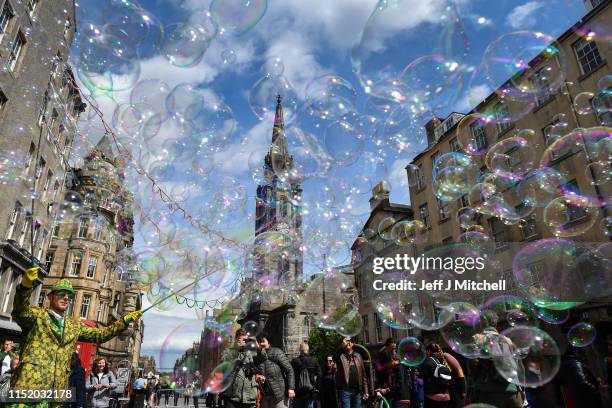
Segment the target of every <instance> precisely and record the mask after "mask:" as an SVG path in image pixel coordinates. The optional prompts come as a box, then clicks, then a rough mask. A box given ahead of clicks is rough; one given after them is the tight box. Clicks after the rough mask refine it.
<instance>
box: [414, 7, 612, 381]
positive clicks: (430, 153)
mask: <svg viewBox="0 0 612 408" xmlns="http://www.w3.org/2000/svg"><path fill="white" fill-rule="evenodd" d="M588 3H589V4H590V6H591V7H589V8H590V11H589V12H588V13H587V14H586V15H585V16H584V17H583V18H582V19H581V20H580V21H579V22H578V23H576V24H575V25H574V26H573V27H571V28H570V29H568V30H567V31H566V32H565V33H563V34H562V35H561V36H560V37H559V38H558V39H557V44H558V46H559V47H560V48H561V51H562V52H563V54H564V55H565V56H566V60H565V61H563V60H562V59H561V57H559V58H543V57H542V55H539V56H538V57H536V58H534V59H533V60H532V61H530V62H529V66H528V67H527V68H526V69H525V70H524V72H522V73H521V74H520V76H515V77H513V78H512V79H511V80H510V79H509V80H508V82H506V83H505V84H502V85H501V86H500V88H499V89H497V90H496V91H495V92H493V93H491V94H490V95H489V96H488V97H487V98H485V99H484V100H483V101H481V102H480V103H479V104H478V105H477V106H476V107H474V108H473V109H472V111H470V112H468V113H466V114H462V113H457V112H455V113H452V114H450V115H449V116H448V117H447V118H439V119H432V120H431V121H429V122H428V123H427V124H426V126H425V129H426V133H427V139H428V147H427V148H426V149H425V150H424V151H423V152H421V153H419V154H418V155H417V156H416V157H415V158H414V159H413V161H412V162H411V163H410V165H409V166H407V167H406V169H407V171H408V178H409V185H410V186H411V187H410V202H411V205H412V208H413V209H414V212H415V219H417V220H420V221H422V222H423V223H424V224H425V226H426V227H427V229H428V231H427V235H426V241H425V242H423V243H422V244H419V245H417V246H416V248H415V250H416V252H415V253H416V254H417V255H420V254H423V253H426V252H427V251H432V250H436V248H440V247H443V246H444V245H446V244H448V243H453V242H456V241H457V239H458V237H459V236H460V235H461V234H462V233H464V232H465V231H466V230H465V229H463V228H462V226H461V225H460V223H459V220H458V217H457V213H458V211H459V210H460V209H461V208H464V207H470V206H474V205H475V204H478V203H479V201H478V200H479V199H482V197H480V198H479V197H476V196H473V195H472V196H471V195H470V194H465V195H464V196H462V197H459V198H458V199H456V200H454V201H440V200H438V199H437V198H436V196H435V194H434V190H433V189H434V186H433V182H432V181H433V176H432V172H433V165H434V163H435V161H436V159H437V158H438V157H439V156H440V155H442V154H445V153H449V152H460V151H461V141H462V140H463V141H466V140H468V141H470V143H471V147H470V148H471V149H477V150H486V149H488V148H489V147H491V146H493V145H494V144H495V143H497V142H499V141H502V140H505V139H508V138H510V137H512V136H517V135H519V136H521V135H522V136H524V137H525V138H526V140H527V141H528V147H527V148H523V149H521V148H509V149H508V150H507V151H500V152H498V153H499V155H498V158H499V159H503V160H504V163H503V165H502V166H506V168H508V169H520V168H521V166H523V168H527V167H529V166H530V164H529V163H530V161H533V160H534V158H535V162H534V163H533V166H536V167H537V166H538V165H539V164H540V159H541V158H542V155H543V152H544V151H545V149H546V148H547V147H549V146H551V145H552V144H553V143H554V142H555V141H556V140H558V139H559V137H561V136H563V135H565V134H567V133H568V132H570V131H571V130H573V129H576V128H593V127H598V126H602V125H605V126H610V125H611V124H612V118H611V116H610V108H609V107H610V106H612V99H611V97H610V94H609V92H610V86H611V85H610V82H609V81H608V82H607V84H603V85H602V82H601V79H602V78H604V77H606V76H609V75H610V72H611V70H610V65H609V64H610V61H612V45H611V44H610V42H609V41H604V40H600V39H599V37H598V36H597V35H595V34H593V36H589V35H588V33H589V32H590V30H591V29H595V27H604V26H605V27H609V26H610V22H612V2H610V1H606V0H604V1H592V2H588ZM593 6H595V7H593ZM579 33H587V35H579ZM548 51H550V50H548ZM548 51H545V52H548ZM563 54H561V55H563ZM560 65H561V68H560ZM560 69H563V70H564V75H565V76H564V79H563V82H562V83H561V84H560V86H559V87H558V89H557V90H555V92H552V93H550V94H546V95H544V94H542V95H537V96H536V97H535V98H534V100H533V106H532V107H531V108H530V109H529V110H528V111H523V112H519V111H518V109H524V108H525V104H522V105H521V106H520V107H519V106H517V104H516V103H515V102H513V101H512V100H509V101H508V100H504V99H502V98H501V97H500V95H503V94H504V90H507V89H508V84H509V83H510V81H512V83H514V84H516V83H527V82H524V81H529V83H532V84H536V85H534V86H542V82H541V81H552V80H553V79H554V78H560V77H562V75H560V72H559V70H560ZM550 86H551V87H552V86H553V85H552V83H551V84H550ZM602 86H603V88H602ZM606 87H607V90H606ZM584 92H591V93H592V94H594V95H598V94H599V95H598V98H595V99H593V101H598V102H599V103H603V104H604V105H605V106H607V107H608V108H607V109H595V108H593V109H589V107H588V106H586V107H582V108H580V107H579V106H578V107H577V106H574V102H576V105H578V101H579V100H580V98H578V100H577V99H576V96H577V95H579V94H581V93H584ZM583 95H584V94H583ZM508 99H509V98H508ZM586 101H587V104H588V103H591V101H590V100H589V99H588V98H587V99H586ZM579 110H582V111H581V112H579ZM473 113H477V114H480V115H481V117H485V118H489V119H491V120H481V121H477V120H475V121H472V122H471V123H470V121H469V117H468V116H466V115H470V114H473ZM503 117H507V118H515V119H513V120H493V119H499V118H503ZM466 118H468V119H466ZM466 121H467V123H468V125H466ZM525 130H527V131H525ZM521 131H522V132H521ZM604 132H605V131H604ZM609 137H610V136H609V134H608V136H607V138H608V139H609ZM577 140H580V138H578V139H577ZM463 144H464V145H465V143H463ZM593 147H594V146H593V145H591V143H590V142H589V140H588V138H587V137H583V138H582V143H578V144H574V145H573V146H567V148H564V149H561V150H558V151H556V153H552V154H549V155H548V156H547V157H548V160H547V161H546V165H547V167H549V168H552V169H553V170H556V171H558V172H559V173H560V174H562V175H563V177H561V178H560V179H559V182H558V183H556V184H554V185H553V186H552V187H553V188H555V189H558V188H562V189H563V190H564V191H568V192H570V193H569V194H575V195H586V196H590V197H595V198H597V200H596V201H599V202H603V203H605V202H609V198H610V196H611V194H610V193H611V192H612V185H611V184H610V182H609V181H608V182H607V183H606V182H600V181H601V180H596V178H597V177H598V175H596V174H594V173H593V172H592V171H590V170H591V169H592V168H590V167H589V165H590V164H591V163H593V162H594V160H593V158H594V155H596V154H597V152H595V151H594V150H593ZM471 157H472V158H473V159H474V160H475V161H476V162H477V166H479V167H480V173H481V175H480V177H483V175H484V176H485V177H486V175H487V173H489V171H490V170H489V169H488V168H487V166H486V165H485V160H484V155H482V156H479V155H473V156H471ZM608 165H609V163H608ZM607 171H609V169H608V170H607ZM519 186H520V185H519ZM517 188H518V187H517V185H516V184H512V183H511V184H509V185H508V186H507V189H505V190H504V191H502V193H503V197H504V199H507V200H508V201H507V202H509V203H512V202H514V203H515V204H516V206H515V207H514V208H513V209H509V210H510V211H516V212H517V213H519V214H520V212H521V211H522V210H523V208H524V207H522V206H524V205H525V204H524V203H521V202H520V200H519V201H516V202H515V201H512V198H513V197H516V196H515V195H514V193H515V191H516V189H517ZM545 188H546V186H545V185H542V186H541V187H540V191H536V193H542V192H543V190H544V189H545ZM534 191H535V190H534ZM555 191H557V190H555ZM517 195H520V194H517ZM475 199H476V200H475ZM474 201H476V202H474ZM535 207H536V208H535V209H534V210H533V212H532V213H530V214H528V215H526V216H525V217H522V218H521V220H520V221H519V222H516V223H515V222H511V223H504V222H502V221H501V220H500V219H499V218H498V217H490V216H486V215H481V216H479V217H478V219H477V224H478V225H480V226H479V227H477V228H479V229H481V230H482V231H483V232H485V233H486V234H487V235H489V236H490V237H492V248H491V251H490V255H491V258H492V259H494V260H495V262H496V265H497V266H496V267H495V268H491V269H492V270H494V273H495V274H496V275H497V277H498V278H501V279H505V280H506V282H507V283H508V285H507V289H506V291H505V292H504V293H503V294H518V295H521V292H520V291H519V289H518V287H517V285H516V280H515V279H514V275H513V269H512V268H513V263H512V260H513V255H515V254H516V253H517V251H518V250H519V249H520V248H522V247H524V246H526V245H528V244H529V243H531V242H533V241H536V240H540V239H545V238H551V237H554V236H555V235H554V233H553V231H552V230H551V226H550V225H548V224H547V223H545V221H544V215H543V213H544V208H542V207H543V206H542V205H536V206H535ZM609 216H610V213H609V206H605V205H600V206H599V208H595V209H594V210H593V208H591V209H590V210H589V213H587V211H585V210H584V209H582V208H578V207H574V206H571V205H570V206H568V207H567V209H566V211H565V216H564V220H561V221H563V224H562V225H561V227H562V228H580V225H582V224H584V223H588V222H590V220H592V219H593V217H597V223H596V224H595V225H593V226H592V227H591V228H588V229H586V232H584V233H582V234H579V235H577V236H571V237H570V238H569V239H572V240H575V241H580V242H581V243H583V245H590V244H594V245H599V244H601V243H606V242H609V240H610V238H609V236H610V234H609V232H610V230H609V228H610V226H609V225H607V224H606V223H605V222H604V221H605V217H609ZM464 227H465V225H464ZM543 261H544V260H543V259H541V258H540V259H536V258H534V259H533V263H532V265H531V267H530V268H531V271H532V273H533V276H534V279H537V277H538V276H541V275H540V274H541V273H546V272H550V271H546V270H541V269H540V265H541V264H542V262H543ZM538 284H540V283H539V282H537V281H534V288H535V287H536V286H537V285H538ZM498 294H500V293H498ZM474 296H476V295H474ZM478 296H480V298H479V299H473V303H475V304H478V302H479V301H482V300H483V299H488V298H490V297H492V295H491V293H486V292H481V293H480V294H479V295H478ZM611 312H612V308H610V302H609V301H606V299H605V298H604V299H598V301H597V303H587V304H585V305H583V306H579V307H576V308H573V309H571V313H572V319H570V321H572V320H573V319H579V320H582V319H585V320H588V321H590V322H591V323H593V324H594V325H595V327H596V328H597V330H598V340H597V342H596V343H595V347H594V348H593V351H595V352H593V353H589V355H588V356H587V355H585V359H586V360H590V361H591V363H592V367H593V368H594V371H595V372H596V373H597V375H603V374H602V373H601V364H599V361H600V360H601V359H603V356H604V355H605V345H604V342H605V339H606V335H607V336H611V335H612V329H611V326H612V325H611V324H610V322H611V321H612V314H611ZM574 322H575V320H574ZM549 329H550V331H551V334H553V335H555V336H559V337H558V338H561V339H562V340H561V341H560V343H559V344H565V343H566V340H565V339H564V335H563V333H562V331H563V330H566V329H567V328H564V327H559V326H549ZM547 330H548V329H547ZM598 353H601V354H600V355H599V356H597V354H598Z"/></svg>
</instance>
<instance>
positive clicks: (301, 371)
mask: <svg viewBox="0 0 612 408" xmlns="http://www.w3.org/2000/svg"><path fill="white" fill-rule="evenodd" d="M309 349H310V347H309V346H308V343H302V344H300V355H299V357H296V358H294V359H293V361H291V366H292V367H293V373H294V374H295V400H294V401H293V406H294V408H315V403H316V401H317V400H318V399H319V393H320V389H321V366H319V363H318V362H317V360H316V359H315V358H314V357H312V356H311V355H310V354H309Z"/></svg>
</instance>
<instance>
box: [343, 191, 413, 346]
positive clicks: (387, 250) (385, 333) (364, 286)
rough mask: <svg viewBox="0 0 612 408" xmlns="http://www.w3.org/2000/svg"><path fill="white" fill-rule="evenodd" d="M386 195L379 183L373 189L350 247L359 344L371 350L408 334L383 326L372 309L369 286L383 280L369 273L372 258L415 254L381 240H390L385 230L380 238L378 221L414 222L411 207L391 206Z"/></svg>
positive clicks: (381, 276)
mask: <svg viewBox="0 0 612 408" xmlns="http://www.w3.org/2000/svg"><path fill="white" fill-rule="evenodd" d="M389 193H390V192H389V190H388V189H387V187H386V186H385V184H384V182H380V183H378V184H377V185H376V186H375V187H374V188H373V189H372V197H371V198H370V216H369V217H368V219H367V220H366V222H365V223H364V226H363V229H362V232H361V233H360V234H359V236H358V237H357V239H356V240H355V242H354V243H353V245H352V247H351V251H352V266H353V270H354V275H355V288H356V290H357V294H358V296H359V315H360V316H361V321H362V327H363V328H362V331H361V333H360V334H359V342H360V344H362V345H363V346H366V347H368V348H369V349H370V351H372V350H376V349H378V348H380V347H381V346H382V345H383V343H384V342H385V340H386V339H388V338H389V337H393V338H394V339H396V340H399V339H402V338H403V337H405V336H406V335H407V334H408V331H407V330H399V329H392V328H391V327H389V326H387V325H386V324H384V323H383V321H382V320H381V319H380V317H379V315H378V314H377V313H376V312H375V309H374V304H375V302H376V293H377V292H376V291H375V290H374V288H373V286H372V284H373V280H374V279H384V278H385V276H384V275H374V274H373V273H372V266H373V265H372V263H373V260H374V258H375V257H394V256H395V255H396V254H404V253H406V254H409V255H412V254H413V251H414V247H413V246H399V245H397V244H396V243H395V241H394V240H393V239H383V238H382V237H385V238H390V236H389V234H385V232H384V231H383V234H382V235H381V234H380V233H379V226H380V225H381V222H382V223H383V224H382V225H384V220H388V219H389V218H392V219H393V222H394V223H395V222H401V221H410V220H412V219H413V212H412V208H411V207H410V206H409V205H405V204H396V203H391V202H390V201H389Z"/></svg>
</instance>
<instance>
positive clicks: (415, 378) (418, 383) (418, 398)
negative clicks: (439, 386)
mask: <svg viewBox="0 0 612 408" xmlns="http://www.w3.org/2000/svg"><path fill="white" fill-rule="evenodd" d="M411 379H412V391H413V392H412V394H413V398H412V400H413V401H414V405H415V407H414V408H423V406H424V405H425V381H423V379H422V378H421V372H420V370H419V368H418V367H415V368H413V369H412V373H411Z"/></svg>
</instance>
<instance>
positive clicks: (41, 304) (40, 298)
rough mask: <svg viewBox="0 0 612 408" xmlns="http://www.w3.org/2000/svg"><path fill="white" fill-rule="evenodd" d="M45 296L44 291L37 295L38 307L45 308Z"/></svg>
mask: <svg viewBox="0 0 612 408" xmlns="http://www.w3.org/2000/svg"><path fill="white" fill-rule="evenodd" d="M46 296H47V292H45V291H44V290H41V291H40V295H38V307H44V306H45V297H46Z"/></svg>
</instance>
